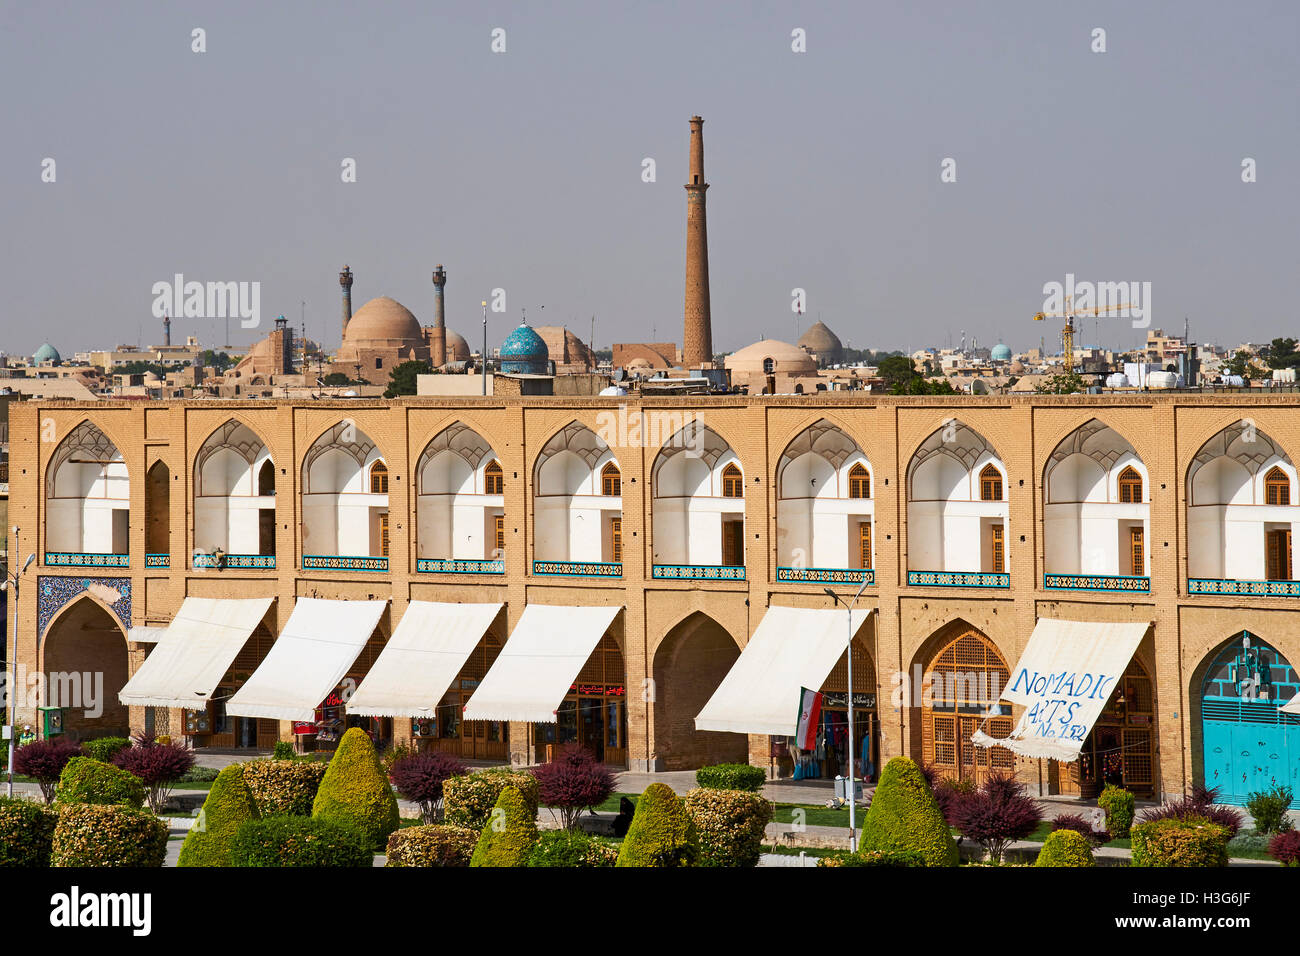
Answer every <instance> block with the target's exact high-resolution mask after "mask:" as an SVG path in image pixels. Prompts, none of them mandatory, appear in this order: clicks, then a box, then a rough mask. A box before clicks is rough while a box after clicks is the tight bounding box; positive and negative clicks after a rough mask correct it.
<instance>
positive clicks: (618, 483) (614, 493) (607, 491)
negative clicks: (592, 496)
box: [600, 461, 623, 498]
mask: <svg viewBox="0 0 1300 956" xmlns="http://www.w3.org/2000/svg"><path fill="white" fill-rule="evenodd" d="M600 493H601V494H602V495H605V496H606V497H607V498H617V497H619V496H620V495H621V494H623V476H622V475H620V474H619V471H618V465H616V464H614V463H613V462H612V461H611V462H608V463H606V465H605V467H604V468H602V469H601V471H600Z"/></svg>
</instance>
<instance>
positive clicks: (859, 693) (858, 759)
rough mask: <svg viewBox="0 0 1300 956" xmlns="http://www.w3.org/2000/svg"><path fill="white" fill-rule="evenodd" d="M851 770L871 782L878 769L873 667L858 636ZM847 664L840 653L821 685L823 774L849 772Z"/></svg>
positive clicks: (854, 653)
mask: <svg viewBox="0 0 1300 956" xmlns="http://www.w3.org/2000/svg"><path fill="white" fill-rule="evenodd" d="M852 648H853V758H854V763H853V773H854V775H855V776H856V777H857V778H858V779H859V780H863V781H865V782H867V783H874V782H875V781H876V779H877V776H878V775H879V773H880V766H879V764H880V760H879V758H880V747H879V735H880V727H879V721H878V720H877V717H876V668H875V666H874V665H873V664H872V661H871V656H870V655H869V654H868V653H867V649H866V647H865V646H864V645H863V643H862V641H861V639H859V638H856V637H855V638H854V639H853V645H852ZM848 686H849V664H848V654H847V653H846V654H843V655H841V656H840V659H839V662H838V663H837V664H836V665H835V669H834V670H833V671H831V673H830V676H829V677H827V678H826V681H825V683H823V684H822V686H821V691H822V693H823V694H824V695H825V696H824V697H823V698H822V736H823V742H824V753H825V755H826V756H825V762H824V763H823V765H822V768H821V769H822V776H823V777H829V778H834V777H835V776H837V775H839V776H847V775H848V772H849V699H848Z"/></svg>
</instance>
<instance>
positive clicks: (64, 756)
mask: <svg viewBox="0 0 1300 956" xmlns="http://www.w3.org/2000/svg"><path fill="white" fill-rule="evenodd" d="M80 754H81V748H80V747H79V746H77V745H76V744H70V743H67V742H66V741H63V740H36V741H33V742H32V743H30V744H27V745H25V746H22V747H19V748H18V749H17V750H15V751H14V770H15V771H17V772H18V773H20V774H22V775H23V776H24V777H31V778H32V779H33V780H35V781H36V782H37V783H38V784H40V786H41V796H43V797H44V798H45V802H46V803H50V802H51V801H53V800H54V788H55V787H56V786H57V785H58V782H59V777H60V776H61V775H62V774H63V768H64V767H66V766H67V765H68V761H69V760H71V759H72V758H73V757H76V756H79V755H80Z"/></svg>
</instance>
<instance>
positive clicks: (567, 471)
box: [533, 420, 623, 576]
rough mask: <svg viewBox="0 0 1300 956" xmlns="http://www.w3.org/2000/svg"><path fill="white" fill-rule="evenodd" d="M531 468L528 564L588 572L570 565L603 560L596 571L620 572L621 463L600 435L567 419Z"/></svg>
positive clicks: (550, 571) (558, 570) (549, 571)
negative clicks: (531, 547) (531, 549)
mask: <svg viewBox="0 0 1300 956" xmlns="http://www.w3.org/2000/svg"><path fill="white" fill-rule="evenodd" d="M610 468H612V469H614V471H612V472H610V471H608V469H610ZM533 469H534V470H533V475H534V480H533V532H534V533H533V541H534V553H533V557H534V568H535V569H536V568H537V567H538V566H539V565H542V566H544V573H547V574H556V573H560V574H564V573H589V572H590V570H591V569H590V567H588V568H587V569H585V570H584V569H582V568H571V567H570V566H571V565H582V564H587V565H605V566H606V567H603V568H600V569H598V571H599V573H601V574H603V575H605V576H617V574H621V573H622V570H621V568H622V565H621V558H622V544H623V539H622V521H623V500H622V497H621V495H622V477H621V475H622V469H621V467H620V465H619V462H618V459H617V458H615V457H614V453H613V451H611V450H610V447H609V445H607V444H606V443H605V440H604V439H603V438H602V437H601V436H600V435H598V434H597V433H596V432H594V431H592V430H591V429H590V428H588V427H587V426H586V425H584V424H582V423H581V422H579V421H576V420H575V421H571V422H569V423H568V424H566V425H565V426H563V427H562V428H560V429H558V430H557V431H556V432H555V433H554V434H552V435H551V437H550V438H549V439H548V440H547V441H546V443H545V444H544V445H543V446H542V449H541V451H540V452H538V454H537V458H536V460H535V462H534V465H533ZM615 475H617V477H615ZM615 486H617V487H615ZM607 488H608V491H607ZM614 491H616V492H617V494H611V493H609V492H614Z"/></svg>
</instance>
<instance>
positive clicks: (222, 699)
mask: <svg viewBox="0 0 1300 956" xmlns="http://www.w3.org/2000/svg"><path fill="white" fill-rule="evenodd" d="M274 642H275V638H273V637H272V636H271V632H270V631H269V630H267V627H266V625H265V624H259V625H258V626H257V628H256V630H254V631H253V633H252V635H251V636H250V637H249V638H248V640H247V641H245V642H244V646H243V647H242V648H241V649H240V651H239V654H238V655H237V656H236V657H235V660H234V662H233V663H232V664H231V665H230V669H229V670H227V671H226V674H225V677H223V678H222V681H221V684H220V685H219V686H218V687H217V689H216V690H215V691H214V692H213V694H212V698H211V699H210V700H209V701H208V704H207V706H206V707H205V708H203V710H187V711H185V722H184V726H185V735H186V736H187V737H192V738H193V741H194V746H195V747H217V748H221V749H223V750H229V749H232V748H235V747H246V748H250V749H252V748H256V749H258V750H270V749H271V748H273V747H274V746H275V743H276V741H277V740H279V739H280V722H279V721H278V720H267V719H266V718H262V717H232V716H230V715H229V714H227V713H226V701H227V700H229V699H230V698H231V697H233V696H234V694H235V691H237V690H239V688H240V687H242V686H243V684H244V681H246V680H248V678H249V677H251V676H252V674H253V671H255V670H257V668H258V665H259V664H261V663H262V661H263V660H264V659H265V658H266V655H267V653H268V652H269V651H270V650H271V645H272V644H273V643H274Z"/></svg>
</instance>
